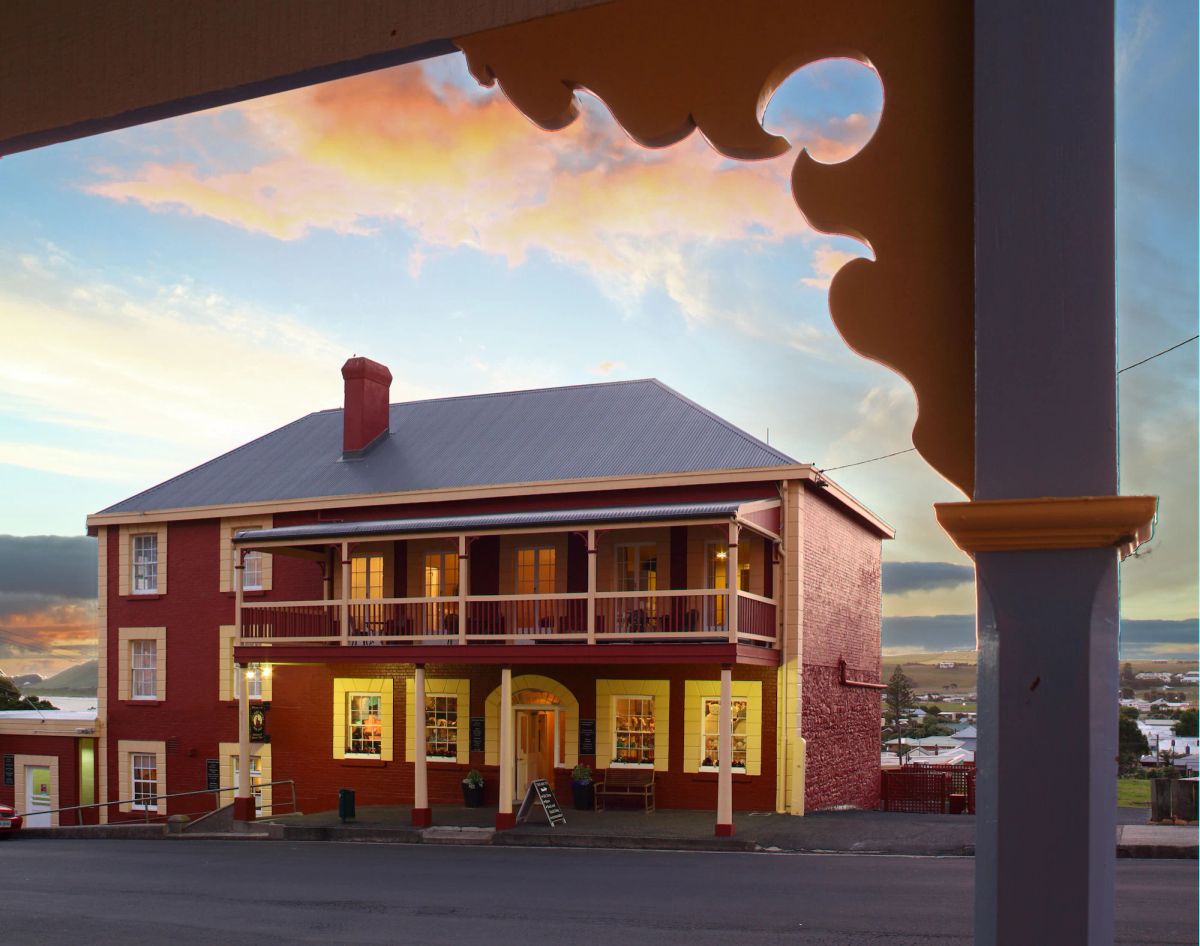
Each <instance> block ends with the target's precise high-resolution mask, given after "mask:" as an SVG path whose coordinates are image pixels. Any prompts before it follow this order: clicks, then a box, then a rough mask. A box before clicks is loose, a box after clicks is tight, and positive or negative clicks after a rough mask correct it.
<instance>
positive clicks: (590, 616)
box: [587, 529, 596, 644]
mask: <svg viewBox="0 0 1200 946" xmlns="http://www.w3.org/2000/svg"><path fill="white" fill-rule="evenodd" d="M587 548H588V573H587V582H588V586H587V588H588V597H587V635H588V636H587V642H588V643H589V644H594V643H596V530H595V529H588V530H587Z"/></svg>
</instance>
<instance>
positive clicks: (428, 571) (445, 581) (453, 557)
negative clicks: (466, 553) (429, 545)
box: [425, 552, 458, 598]
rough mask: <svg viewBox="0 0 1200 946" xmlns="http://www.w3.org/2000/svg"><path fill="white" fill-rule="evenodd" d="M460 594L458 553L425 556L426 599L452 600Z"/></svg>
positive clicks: (435, 553) (439, 553) (432, 553)
mask: <svg viewBox="0 0 1200 946" xmlns="http://www.w3.org/2000/svg"><path fill="white" fill-rule="evenodd" d="M457 594H458V553H457V552H428V553H426V555H425V597H426V598H452V597H454V596H455V595H457Z"/></svg>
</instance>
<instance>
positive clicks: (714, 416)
mask: <svg viewBox="0 0 1200 946" xmlns="http://www.w3.org/2000/svg"><path fill="white" fill-rule="evenodd" d="M646 380H647V381H650V382H651V383H652V384H657V385H658V386H659V387H660V388H662V389H663V390H664V391H666V392H667V393H669V394H673V395H675V397H677V398H679V400H681V401H683V402H684V403H685V404H687V405H688V406H689V407H692V408H694V409H695V410H697V411H699V412H700V413H701V414H703V415H704V416H705V417H708V418H709V419H710V420H715V421H716V422H717V423H718V424H720V425H721V426H722V427H724V428H725V429H726V430H728V431H730V432H731V433H734V434H737V435H738V436H739V437H741V438H742V439H743V440H745V441H748V442H749V443H752V444H754V445H755V446H756V447H761V448H762V449H764V450H768V451H770V452H771V453H773V454H775V455H776V456H777V457H780V458H782V459H783V460H786V461H787V462H788V463H800V462H801V461H799V460H797V459H796V458H795V457H792V456H789V455H788V454H786V453H784V452H783V451H782V450H778V449H776V448H775V447H772V446H771V445H770V444H769V443H764V442H763V441H761V440H759V439H758V438H757V437H755V436H754V434H751V433H747V432H746V431H744V430H742V428H741V427H738V426H737V425H736V424H731V423H730V422H729V421H727V420H726V419H725V418H724V417H722V416H721V415H719V414H714V413H713V412H712V411H710V410H709V409H708V408H707V407H705V406H704V405H702V404H697V403H696V402H695V401H693V400H692V399H691V398H690V397H688V396H687V395H686V394H680V393H679V392H678V391H676V390H675V389H674V388H673V387H671V386H670V385H669V384H665V383H664V382H662V381H659V380H658V378H647V379H646Z"/></svg>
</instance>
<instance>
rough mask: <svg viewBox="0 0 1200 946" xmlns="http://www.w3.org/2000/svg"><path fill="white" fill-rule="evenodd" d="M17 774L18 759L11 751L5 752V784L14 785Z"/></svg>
mask: <svg viewBox="0 0 1200 946" xmlns="http://www.w3.org/2000/svg"><path fill="white" fill-rule="evenodd" d="M16 776H17V759H16V756H14V755H13V754H12V753H10V752H6V753H5V754H4V784H5V785H12V784H13V783H14V782H15V781H16Z"/></svg>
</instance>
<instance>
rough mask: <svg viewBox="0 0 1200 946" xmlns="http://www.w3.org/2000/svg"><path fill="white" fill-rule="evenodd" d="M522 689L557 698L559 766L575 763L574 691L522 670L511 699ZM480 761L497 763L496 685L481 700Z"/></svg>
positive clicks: (576, 710) (576, 724)
mask: <svg viewBox="0 0 1200 946" xmlns="http://www.w3.org/2000/svg"><path fill="white" fill-rule="evenodd" d="M522 690H545V691H546V692H547V693H550V694H552V695H553V696H555V697H556V698H557V699H558V702H559V705H560V706H561V707H562V710H563V721H562V722H563V725H564V726H565V727H566V730H567V731H566V733H565V734H564V735H565V737H566V743H565V745H564V747H563V766H565V767H566V768H574V767H575V765H576V764H577V763H578V762H579V701H578V700H577V699H575V694H573V693H572V692H571V691H570V690H568V689H567V688H566V687H565V686H563V685H562V684H561V683H559V682H558V681H557V680H552V679H551V678H550V677H543V676H541V675H539V674H536V673H525V674H521V675H520V676H516V677H513V678H512V691H513V698H514V700H515V699H516V695H517V694H518V693H519V692H521V691H522ZM549 708H550V707H549V706H547V707H546V709H549ZM656 748H657V746H656ZM483 761H484V764H485V765H499V764H500V687H496V689H494V690H493V691H492V692H491V693H490V694H489V695H488V698H487V700H485V701H484V754H483Z"/></svg>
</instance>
